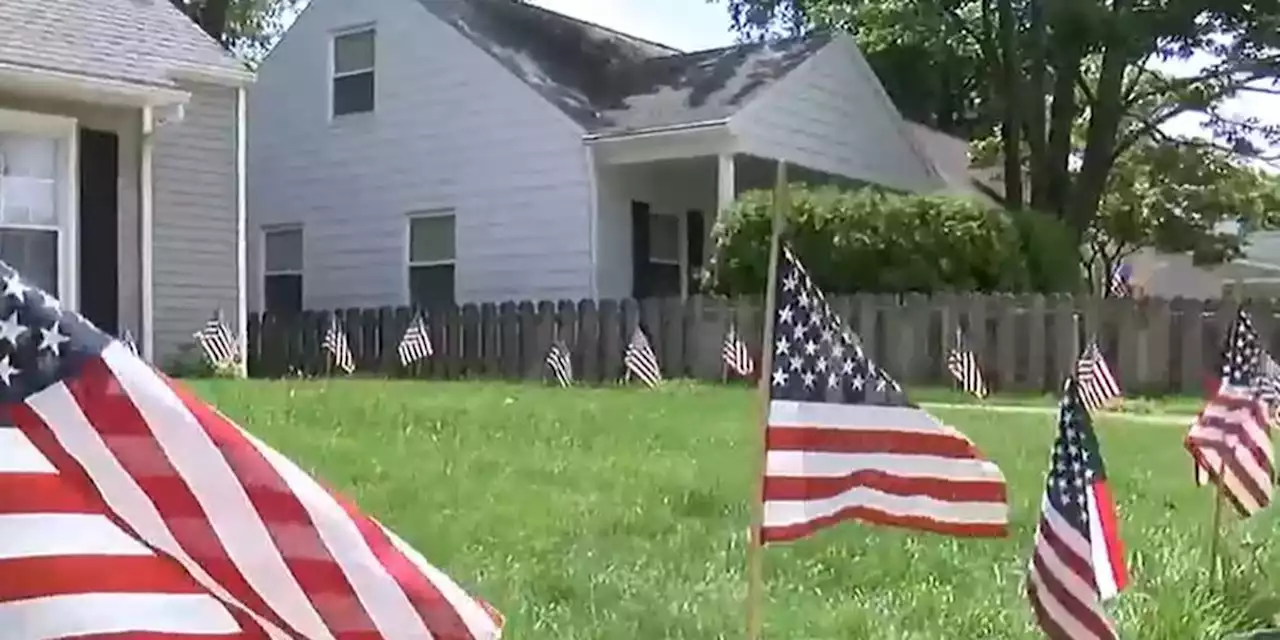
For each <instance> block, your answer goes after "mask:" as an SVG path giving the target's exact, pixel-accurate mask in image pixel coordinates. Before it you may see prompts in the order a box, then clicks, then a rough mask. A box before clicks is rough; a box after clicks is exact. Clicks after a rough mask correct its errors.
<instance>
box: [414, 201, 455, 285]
mask: <svg viewBox="0 0 1280 640" xmlns="http://www.w3.org/2000/svg"><path fill="white" fill-rule="evenodd" d="M429 218H453V258H452V259H448V260H414V259H413V222H414V221H415V220H426V219H429ZM404 265H405V266H404V303H405V304H406V305H412V304H413V287H412V286H411V284H410V280H409V270H410V269H413V268H414V267H447V266H452V267H453V290H454V295H455V296H456V295H457V291H458V212H457V210H455V209H452V208H448V207H446V208H441V209H429V210H426V211H414V212H412V213H409V214H407V215H406V216H405V220H404ZM455 302H456V300H455Z"/></svg>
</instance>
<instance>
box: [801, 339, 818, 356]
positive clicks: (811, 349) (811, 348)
mask: <svg viewBox="0 0 1280 640" xmlns="http://www.w3.org/2000/svg"><path fill="white" fill-rule="evenodd" d="M804 352H805V354H806V355H813V354H815V353H817V352H818V345H817V343H815V342H814V341H812V340H810V341H808V342H806V343H804Z"/></svg>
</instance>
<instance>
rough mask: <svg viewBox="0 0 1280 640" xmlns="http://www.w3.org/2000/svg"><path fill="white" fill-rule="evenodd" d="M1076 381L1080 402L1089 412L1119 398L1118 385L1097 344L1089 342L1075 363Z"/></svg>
mask: <svg viewBox="0 0 1280 640" xmlns="http://www.w3.org/2000/svg"><path fill="white" fill-rule="evenodd" d="M1076 379H1077V380H1079V381H1080V401H1081V402H1083V403H1084V406H1085V408H1087V409H1088V410H1089V411H1098V410H1099V409H1102V408H1103V407H1105V406H1107V405H1108V404H1110V403H1111V401H1112V400H1115V399H1116V398H1119V397H1120V395H1121V394H1120V384H1119V383H1118V382H1116V377H1115V376H1114V375H1112V374H1111V367H1108V366H1107V359H1106V357H1105V356H1103V355H1102V349H1099V348H1098V343H1097V342H1096V341H1095V342H1090V343H1089V346H1088V347H1085V350H1084V353H1082V354H1080V360H1078V361H1077V362H1076Z"/></svg>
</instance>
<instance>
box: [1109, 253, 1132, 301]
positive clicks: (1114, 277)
mask: <svg viewBox="0 0 1280 640" xmlns="http://www.w3.org/2000/svg"><path fill="white" fill-rule="evenodd" d="M1107 291H1108V293H1110V294H1111V297H1113V298H1129V297H1132V296H1133V267H1132V266H1131V265H1127V264H1125V263H1123V262H1122V263H1120V264H1118V265H1116V268H1115V269H1114V270H1113V271H1112V272H1111V280H1110V282H1109V283H1108V285H1107Z"/></svg>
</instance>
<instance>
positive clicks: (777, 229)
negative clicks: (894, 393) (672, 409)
mask: <svg viewBox="0 0 1280 640" xmlns="http://www.w3.org/2000/svg"><path fill="white" fill-rule="evenodd" d="M790 198H791V195H790V191H789V189H788V188H787V165H786V163H785V162H783V161H781V160H779V161H778V176H777V183H776V184H775V186H774V191H773V234H772V237H771V238H770V240H769V272H768V277H767V279H766V282H767V284H766V285H765V291H764V340H763V341H762V342H761V344H762V345H764V346H763V347H762V348H761V349H760V376H759V379H758V381H757V388H758V390H759V395H760V443H759V447H760V450H759V452H758V455H757V458H756V477H755V495H754V496H752V504H751V531H750V533H749V541H748V546H747V638H748V640H758V639H759V638H760V634H761V631H762V630H763V628H764V617H763V616H764V611H763V609H764V606H763V605H764V602H763V601H764V541H763V540H762V539H761V535H762V533H763V529H764V473H765V457H766V455H767V448H768V443H767V437H768V430H769V391H770V384H771V383H772V380H773V376H772V372H773V350H772V349H770V348H769V345H771V344H773V316H774V306H775V305H777V297H778V296H777V291H776V289H777V285H778V252H779V250H780V249H779V248H780V246H781V244H782V227H783V224H784V223H785V221H786V215H787V212H788V211H789V210H790Z"/></svg>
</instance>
